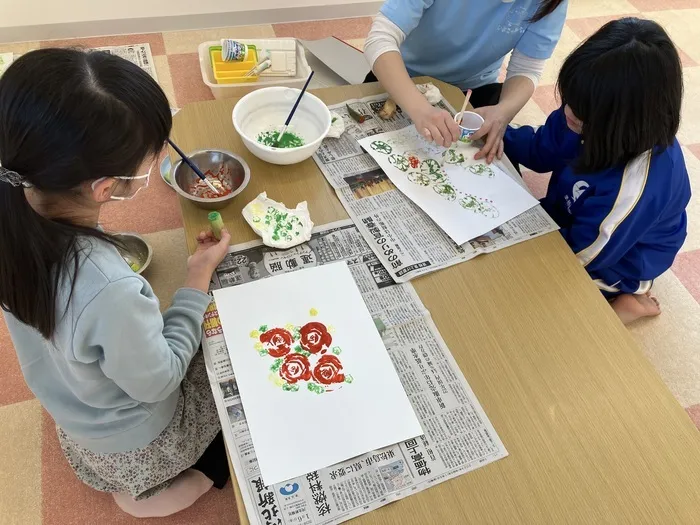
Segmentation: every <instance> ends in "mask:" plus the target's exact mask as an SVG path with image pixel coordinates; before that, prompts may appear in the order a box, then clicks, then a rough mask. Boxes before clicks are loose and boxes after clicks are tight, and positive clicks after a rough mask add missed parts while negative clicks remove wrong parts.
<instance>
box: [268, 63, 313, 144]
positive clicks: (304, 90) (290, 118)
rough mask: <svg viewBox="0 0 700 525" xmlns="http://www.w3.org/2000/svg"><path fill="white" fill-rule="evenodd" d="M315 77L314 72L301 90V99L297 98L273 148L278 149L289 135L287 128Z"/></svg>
mask: <svg viewBox="0 0 700 525" xmlns="http://www.w3.org/2000/svg"><path fill="white" fill-rule="evenodd" d="M313 76H314V72H313V71H312V72H311V74H310V75H309V78H307V79H306V84H304V87H303V88H302V89H301V93H299V98H297V101H296V102H295V103H294V107H292V111H290V112H289V116H288V117H287V120H286V121H285V123H284V126H283V127H282V131H281V132H280V134H279V135H277V140H276V141H275V145H274V146H273V147H277V146H278V145H279V143H280V140H282V137H283V136H284V134H285V133H287V128H288V127H289V123H290V122H291V121H292V117H293V116H294V113H295V112H296V110H297V107H299V102H301V97H303V96H304V93H306V88H307V87H309V82H311V78H312V77H313Z"/></svg>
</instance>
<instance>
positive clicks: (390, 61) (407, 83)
mask: <svg viewBox="0 0 700 525" xmlns="http://www.w3.org/2000/svg"><path fill="white" fill-rule="evenodd" d="M373 70H374V74H375V75H376V77H377V79H378V80H379V82H381V84H382V86H383V87H384V89H386V91H387V93H389V95H390V96H391V98H392V99H394V102H396V103H397V104H398V105H399V106H400V107H401V108H402V109H403V110H404V111H406V112H407V113H408V114H409V116H411V115H413V114H414V113H415V112H416V110H417V109H418V108H420V107H422V106H425V105H426V104H428V105H429V103H428V101H427V100H426V99H425V97H424V96H423V94H422V93H421V92H420V91H418V88H416V85H415V84H414V83H413V80H411V77H410V76H409V74H408V71H407V70H406V66H405V64H404V63H403V59H402V58H401V55H400V54H399V53H398V52H397V51H390V52H388V53H384V54H382V55H381V56H379V57H378V58H377V59H376V60H375V62H374V68H373Z"/></svg>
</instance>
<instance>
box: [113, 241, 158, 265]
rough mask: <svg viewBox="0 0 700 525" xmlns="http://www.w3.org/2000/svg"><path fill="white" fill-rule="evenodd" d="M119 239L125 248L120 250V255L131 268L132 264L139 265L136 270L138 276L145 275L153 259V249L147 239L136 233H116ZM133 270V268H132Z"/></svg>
mask: <svg viewBox="0 0 700 525" xmlns="http://www.w3.org/2000/svg"><path fill="white" fill-rule="evenodd" d="M114 237H116V238H117V240H119V241H120V242H121V243H122V244H123V245H124V248H121V247H120V248H119V253H120V254H121V256H122V257H123V258H124V260H125V261H126V263H127V264H128V265H129V266H132V264H137V265H138V267H139V268H138V270H134V271H135V272H136V273H137V274H141V273H143V271H144V270H145V269H146V268H148V265H149V264H151V259H152V258H153V248H151V245H150V244H148V243H147V242H146V239H144V238H143V237H141V236H140V235H138V234H136V233H116V234H114ZM132 269H133V267H132Z"/></svg>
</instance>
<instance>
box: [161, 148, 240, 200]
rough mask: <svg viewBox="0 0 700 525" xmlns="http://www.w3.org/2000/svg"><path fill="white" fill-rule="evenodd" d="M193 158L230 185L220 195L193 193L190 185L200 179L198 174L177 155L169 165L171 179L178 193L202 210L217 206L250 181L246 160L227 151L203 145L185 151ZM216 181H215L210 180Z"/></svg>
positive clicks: (197, 164) (234, 194) (193, 160)
mask: <svg viewBox="0 0 700 525" xmlns="http://www.w3.org/2000/svg"><path fill="white" fill-rule="evenodd" d="M188 156H189V158H190V159H191V160H192V162H193V163H194V164H195V165H196V166H197V167H198V168H199V169H200V170H201V171H202V173H204V174H206V173H207V171H209V172H210V173H215V174H220V175H219V176H220V177H221V178H222V180H223V181H224V182H226V183H227V184H228V185H230V187H231V190H232V191H231V193H229V194H228V195H225V196H223V197H216V198H214V199H206V198H202V197H196V196H194V195H192V193H191V191H192V188H193V187H194V186H195V184H197V182H198V181H199V177H197V174H196V173H195V172H194V171H193V170H192V168H190V167H189V166H188V165H187V164H186V163H185V162H183V161H182V159H179V160H178V161H177V162H176V163H175V166H174V167H173V169H172V181H173V187H174V188H175V191H176V192H177V193H178V194H180V196H181V197H183V198H185V199H187V200H189V201H192V202H193V203H194V204H195V205H196V206H199V207H200V208H204V209H205V210H220V209H221V208H223V207H224V206H226V205H227V204H229V203H230V202H231V200H232V199H233V198H235V197H236V195H238V194H240V193H241V192H242V191H243V190H244V189H245V188H246V186H248V182H250V168H249V167H248V164H246V162H245V161H244V160H243V159H242V158H241V157H239V156H238V155H235V154H233V153H231V152H230V151H225V150H219V149H204V150H198V151H195V152H192V153H189V154H188ZM212 182H216V181H212ZM215 185H216V184H215Z"/></svg>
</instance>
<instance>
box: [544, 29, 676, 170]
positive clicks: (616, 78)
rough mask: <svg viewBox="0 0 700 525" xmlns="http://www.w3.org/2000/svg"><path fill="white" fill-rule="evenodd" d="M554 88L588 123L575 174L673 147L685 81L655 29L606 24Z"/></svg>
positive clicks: (663, 34)
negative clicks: (652, 150) (655, 150)
mask: <svg viewBox="0 0 700 525" xmlns="http://www.w3.org/2000/svg"><path fill="white" fill-rule="evenodd" d="M557 86H558V90H559V95H560V97H561V100H562V104H567V105H568V106H569V108H571V111H573V113H574V114H575V115H576V117H578V118H579V119H580V120H582V121H583V139H584V143H583V148H582V154H581V155H580V157H579V158H578V159H577V161H576V164H575V166H574V168H575V169H576V170H577V171H579V172H589V173H590V172H595V171H600V170H603V169H607V168H611V167H613V166H620V165H624V164H626V163H627V162H629V161H630V160H632V159H634V158H635V157H637V156H639V155H641V154H642V153H644V152H645V151H648V150H650V149H654V148H657V147H663V148H665V147H667V146H670V145H671V144H673V141H674V138H675V136H676V133H677V132H678V127H679V126H680V118H681V101H682V98H683V74H682V70H681V61H680V58H679V56H678V52H677V51H676V47H675V46H674V45H673V42H672V41H671V39H670V38H669V36H668V35H667V34H666V32H665V31H664V30H663V28H662V27H661V26H660V25H659V24H657V23H656V22H652V21H651V20H641V19H639V18H622V19H620V20H614V21H612V22H609V23H607V24H605V25H604V26H603V27H601V28H600V29H599V30H598V32H597V33H595V34H594V35H593V36H591V37H590V38H589V39H588V40H586V41H585V42H584V43H583V44H581V45H580V46H579V47H578V48H577V49H576V50H574V52H573V53H571V54H570V55H569V56H568V58H567V59H566V61H565V62H564V65H563V66H562V68H561V71H560V73H559V79H558V82H557Z"/></svg>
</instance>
